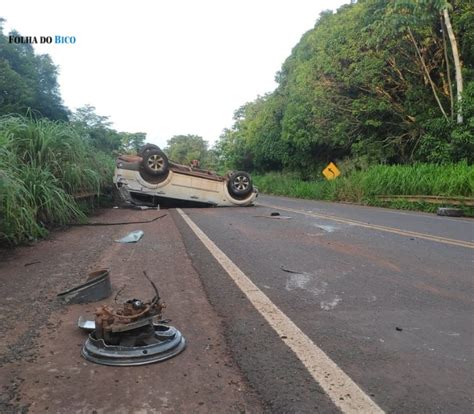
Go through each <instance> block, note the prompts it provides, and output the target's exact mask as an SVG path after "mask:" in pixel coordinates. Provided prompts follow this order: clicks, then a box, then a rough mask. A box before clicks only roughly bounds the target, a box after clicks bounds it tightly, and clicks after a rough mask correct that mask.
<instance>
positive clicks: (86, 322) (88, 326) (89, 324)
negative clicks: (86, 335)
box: [77, 315, 95, 332]
mask: <svg viewBox="0 0 474 414" xmlns="http://www.w3.org/2000/svg"><path fill="white" fill-rule="evenodd" d="M77 326H78V327H79V328H81V329H83V330H84V331H87V332H92V331H93V330H95V321H92V320H90V319H87V318H85V317H84V316H82V315H81V316H79V319H78V321H77Z"/></svg>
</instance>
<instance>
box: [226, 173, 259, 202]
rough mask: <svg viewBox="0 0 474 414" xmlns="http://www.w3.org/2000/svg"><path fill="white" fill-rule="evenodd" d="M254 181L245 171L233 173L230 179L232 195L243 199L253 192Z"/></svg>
mask: <svg viewBox="0 0 474 414" xmlns="http://www.w3.org/2000/svg"><path fill="white" fill-rule="evenodd" d="M252 189H253V187H252V179H251V178H250V175H248V174H247V173H246V172H244V171H236V172H233V173H232V174H231V175H230V177H229V191H230V193H231V194H232V195H234V196H237V197H243V196H246V195H248V194H250V193H251V192H252Z"/></svg>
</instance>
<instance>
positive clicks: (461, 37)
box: [216, 0, 474, 176]
mask: <svg viewBox="0 0 474 414" xmlns="http://www.w3.org/2000/svg"><path fill="white" fill-rule="evenodd" d="M446 13H448V17H449V21H448V19H446ZM449 23H450V24H451V26H452V33H453V34H454V35H455V39H454V40H455V42H453V41H451V40H449V39H448V36H446V33H448V32H449V31H450V29H448V27H447V26H448V25H449ZM473 45H474V3H473V2H465V1H464V2H463V1H460V0H451V2H450V3H448V2H447V1H446V0H394V1H390V2H387V1H386V0H359V1H358V2H357V3H355V2H352V3H351V4H346V5H344V6H342V7H341V8H340V9H339V10H337V12H336V13H333V12H331V11H328V12H324V13H322V14H321V15H320V17H319V19H318V21H317V22H316V24H315V27H314V28H313V29H311V30H309V31H308V32H306V33H305V34H304V35H303V36H302V38H301V40H300V42H299V43H298V44H297V45H296V46H295V47H294V48H293V50H292V52H291V55H290V56H289V57H288V58H287V59H286V61H285V62H284V63H283V65H282V68H281V70H280V71H279V72H278V73H277V75H276V81H277V83H278V87H277V88H276V90H275V91H273V92H272V93H270V94H267V95H265V96H264V97H259V98H257V99H256V100H255V101H253V102H250V103H247V104H245V105H243V106H242V107H241V108H239V109H238V110H237V111H236V113H235V117H234V124H233V126H232V127H231V128H230V129H226V130H225V131H224V133H223V134H222V135H221V137H220V139H219V141H218V142H217V144H216V151H217V153H218V156H219V160H220V161H223V162H225V163H226V164H230V165H229V166H231V167H234V168H235V167H237V168H243V167H244V166H246V167H247V168H249V169H253V170H258V171H268V170H281V169H289V170H292V171H298V172H300V173H302V175H305V176H311V175H312V174H313V172H314V171H318V170H319V166H321V164H324V163H327V161H330V160H334V159H342V158H346V157H352V158H355V159H356V160H357V159H359V158H360V159H361V161H363V162H364V163H367V162H369V163H375V162H378V163H380V162H381V163H409V162H413V161H416V160H423V161H432V162H449V161H457V160H461V159H472V155H470V149H472V147H473V145H472V143H473V142H474V136H473V133H472V125H473V124H472V123H471V122H473V121H472V116H471V114H472V103H473V102H474V101H473V99H472V91H473V88H474V81H473V80H472V79H474V46H473ZM456 48H458V49H459V50H458V52H455V49H456ZM461 54H462V59H461ZM455 56H457V57H458V58H459V64H458V63H456V60H457V58H456V57H455ZM459 67H461V69H462V73H463V74H464V76H465V79H466V80H467V83H466V84H465V85H464V87H463V85H461V84H460V83H459V81H458V82H456V85H452V82H451V73H450V71H451V70H452V68H454V70H456V75H455V76H453V78H454V77H457V78H459V76H460V71H459V70H458V69H459ZM461 81H462V79H461ZM454 87H455V89H456V92H454ZM463 89H464V90H465V92H464V93H463V94H462V91H463ZM455 94H456V98H454V96H455ZM459 96H463V98H462V105H461V99H460V98H459ZM461 106H462V107H461ZM461 110H462V113H461ZM455 111H457V115H458V116H457V119H458V122H459V120H460V118H459V115H460V114H461V115H462V116H463V117H464V124H465V125H461V124H459V123H456V122H454V118H455V116H454V114H455ZM471 152H472V151H471ZM318 174H319V172H318Z"/></svg>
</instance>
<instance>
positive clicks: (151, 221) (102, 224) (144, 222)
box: [68, 214, 168, 226]
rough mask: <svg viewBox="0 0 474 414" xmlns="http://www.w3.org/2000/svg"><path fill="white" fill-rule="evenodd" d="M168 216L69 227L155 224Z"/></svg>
mask: <svg viewBox="0 0 474 414" xmlns="http://www.w3.org/2000/svg"><path fill="white" fill-rule="evenodd" d="M167 215H168V214H163V215H161V216H158V217H155V218H154V219H151V220H142V221H122V222H117V223H69V224H68V226H123V225H125V224H147V223H153V222H154V221H156V220H159V219H160V218H163V217H165V216H167Z"/></svg>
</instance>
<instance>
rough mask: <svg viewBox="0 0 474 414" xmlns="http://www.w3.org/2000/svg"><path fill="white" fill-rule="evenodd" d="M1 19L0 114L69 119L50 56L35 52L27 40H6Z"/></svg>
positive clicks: (12, 33)
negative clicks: (25, 41)
mask: <svg viewBox="0 0 474 414" xmlns="http://www.w3.org/2000/svg"><path fill="white" fill-rule="evenodd" d="M3 22H4V19H1V18H0V115H4V114H15V113H17V114H21V115H25V114H26V113H27V112H28V111H30V113H32V114H33V115H34V116H37V117H45V118H49V119H52V120H62V121H66V120H68V117H69V111H68V109H67V108H66V107H65V106H64V104H63V102H62V99H61V95H60V92H59V85H58V81H57V77H58V69H57V67H56V66H55V65H54V63H53V61H52V60H51V58H50V56H49V55H36V54H35V53H34V50H33V47H32V46H31V45H30V44H27V43H20V44H16V43H9V41H8V37H7V36H5V35H4V34H3ZM10 35H12V36H19V33H18V32H15V31H13V32H11V33H10Z"/></svg>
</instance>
